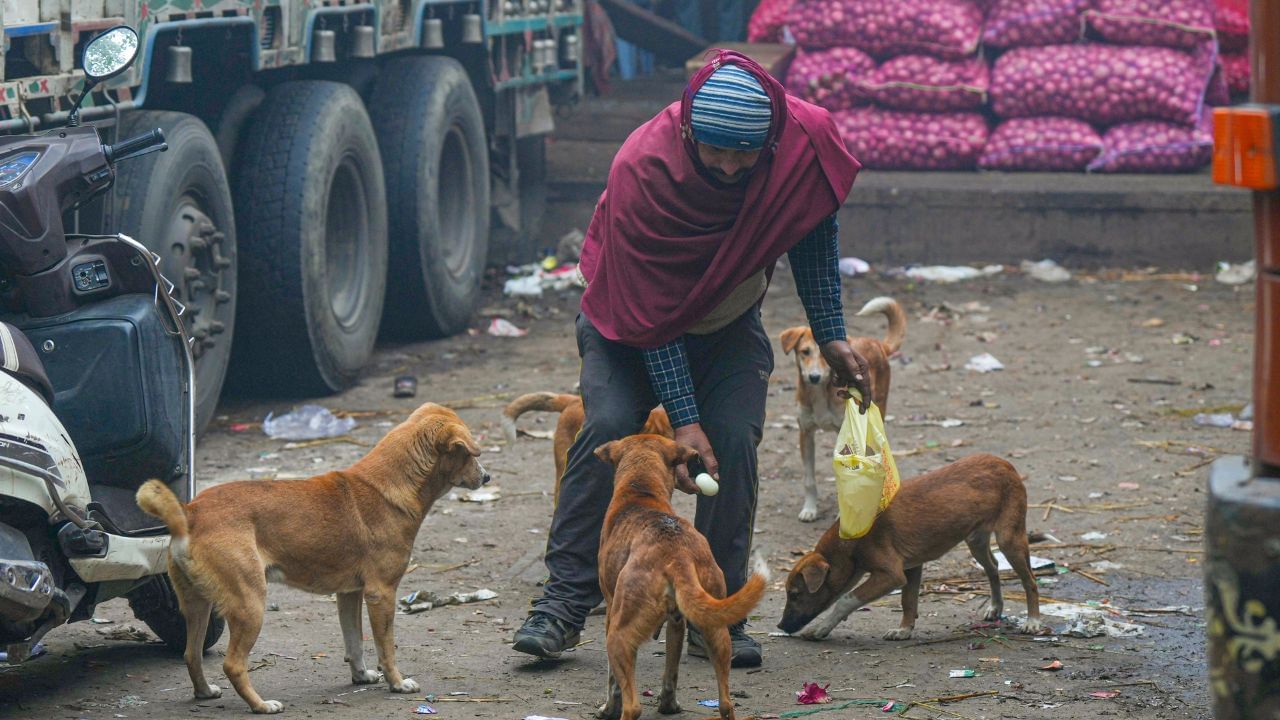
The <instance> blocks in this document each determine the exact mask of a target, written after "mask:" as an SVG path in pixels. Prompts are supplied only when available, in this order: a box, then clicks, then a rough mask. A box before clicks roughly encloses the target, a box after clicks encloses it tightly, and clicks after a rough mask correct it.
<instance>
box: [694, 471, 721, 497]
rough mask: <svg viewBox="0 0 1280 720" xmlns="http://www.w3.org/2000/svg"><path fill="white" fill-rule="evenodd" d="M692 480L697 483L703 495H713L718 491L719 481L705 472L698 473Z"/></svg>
mask: <svg viewBox="0 0 1280 720" xmlns="http://www.w3.org/2000/svg"><path fill="white" fill-rule="evenodd" d="M693 482H694V483H696V484H697V486H698V489H699V490H701V491H702V494H703V495H715V494H716V493H718V492H720V483H718V482H716V481H715V478H713V477H711V476H710V475H708V474H707V473H698V477H696V478H694V479H693Z"/></svg>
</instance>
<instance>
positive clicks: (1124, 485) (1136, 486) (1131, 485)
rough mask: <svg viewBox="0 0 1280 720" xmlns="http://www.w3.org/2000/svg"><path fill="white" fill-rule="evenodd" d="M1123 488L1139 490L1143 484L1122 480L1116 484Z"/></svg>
mask: <svg viewBox="0 0 1280 720" xmlns="http://www.w3.org/2000/svg"><path fill="white" fill-rule="evenodd" d="M1116 487H1118V488H1120V489H1121V490H1137V489H1139V488H1141V487H1142V486H1141V485H1139V484H1138V483H1135V482H1122V483H1119V484H1117V485H1116Z"/></svg>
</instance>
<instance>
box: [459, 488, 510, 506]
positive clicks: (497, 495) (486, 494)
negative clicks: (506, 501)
mask: <svg viewBox="0 0 1280 720" xmlns="http://www.w3.org/2000/svg"><path fill="white" fill-rule="evenodd" d="M458 499H459V500H461V501H462V502H470V503H488V502H493V501H495V500H500V499H502V488H500V487H496V486H494V487H484V488H480V489H479V490H472V491H471V492H468V493H466V494H464V495H460V496H459V497H458Z"/></svg>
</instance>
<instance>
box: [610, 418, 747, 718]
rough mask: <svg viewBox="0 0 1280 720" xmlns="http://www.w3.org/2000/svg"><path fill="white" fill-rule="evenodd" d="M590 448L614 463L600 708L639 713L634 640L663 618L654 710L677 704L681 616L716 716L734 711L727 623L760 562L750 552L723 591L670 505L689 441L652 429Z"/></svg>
mask: <svg viewBox="0 0 1280 720" xmlns="http://www.w3.org/2000/svg"><path fill="white" fill-rule="evenodd" d="M596 456H597V457H599V458H600V459H601V460H604V461H605V462H609V463H613V465H614V466H615V467H616V468H617V472H616V473H615V474H614V481H613V500H612V501H611V502H610V503H609V510H608V512H607V513H606V514H605V519H604V527H603V529H602V531H601V533H600V589H601V590H602V591H603V592H604V598H605V604H606V607H607V608H608V613H607V615H608V619H607V623H606V626H605V646H606V652H607V653H608V656H609V690H608V692H609V694H608V700H607V701H606V702H605V704H604V706H603V707H602V708H601V709H600V712H599V713H598V716H599V717H601V718H606V719H607V720H617V718H622V719H623V720H635V719H636V718H638V717H640V699H639V698H638V697H637V695H636V684H635V667H636V649H637V648H639V647H640V644H641V643H643V642H644V641H645V640H646V639H648V638H649V637H653V638H654V639H657V636H658V632H659V631H660V630H661V629H662V624H663V622H666V625H667V644H666V657H667V664H666V672H665V673H663V676H662V694H661V695H659V696H658V712H660V713H663V714H664V715H670V714H674V713H678V712H681V710H680V704H679V703H677V702H676V679H677V675H678V674H679V671H680V654H681V653H682V652H683V650H684V639H685V619H686V618H688V620H689V622H692V623H693V624H694V626H695V627H697V628H698V630H700V631H701V632H702V635H703V637H704V638H706V642H707V654H708V656H709V657H710V659H711V664H712V666H713V667H714V668H715V671H716V682H717V684H718V686H719V691H720V695H719V697H720V718H721V720H733V718H734V714H733V701H732V700H731V699H730V698H729V658H730V655H731V654H732V648H731V645H730V641H729V625H731V624H733V623H735V622H738V621H739V620H742V619H744V618H746V616H747V614H748V613H750V612H751V609H752V608H754V607H755V606H756V603H758V602H760V598H761V597H763V596H764V590H765V583H766V582H768V578H767V575H768V567H767V566H765V565H764V564H763V562H762V561H760V560H757V562H756V567H755V573H754V574H753V575H752V576H751V578H750V579H748V580H747V583H746V584H745V585H744V586H743V587H742V589H741V590H739V591H738V592H736V593H734V594H733V595H731V596H729V597H727V598H726V597H725V596H724V595H725V586H724V573H723V572H721V571H720V567H719V566H718V565H716V561H715V558H714V557H712V555H711V546H710V545H708V544H707V539H706V538H705V537H703V536H702V535H701V534H700V533H699V532H698V531H697V530H695V529H694V527H693V523H691V522H689V521H688V520H686V519H684V518H682V517H680V516H678V515H676V514H675V510H674V509H672V507H671V493H672V491H674V490H675V486H676V475H675V467H676V466H677V465H680V464H682V463H686V462H688V461H689V460H692V459H694V458H696V457H697V456H698V454H697V453H696V452H694V451H693V449H692V448H688V447H685V446H683V445H679V444H677V443H676V442H674V441H672V440H668V439H667V438H665V437H662V436H660V435H632V436H631V437H627V438H623V439H622V440H615V441H614V442H611V443H606V444H604V445H601V446H600V447H599V448H597V449H596Z"/></svg>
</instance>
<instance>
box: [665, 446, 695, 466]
mask: <svg viewBox="0 0 1280 720" xmlns="http://www.w3.org/2000/svg"><path fill="white" fill-rule="evenodd" d="M666 455H667V464H668V465H670V466H671V467H675V466H677V465H684V464H685V463H687V462H689V461H690V460H696V459H698V451H697V450H694V449H693V448H691V447H689V446H688V445H681V444H680V443H678V442H674V441H672V442H671V443H669V444H667V453H666Z"/></svg>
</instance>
